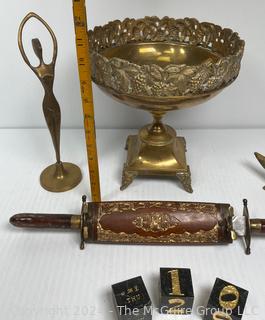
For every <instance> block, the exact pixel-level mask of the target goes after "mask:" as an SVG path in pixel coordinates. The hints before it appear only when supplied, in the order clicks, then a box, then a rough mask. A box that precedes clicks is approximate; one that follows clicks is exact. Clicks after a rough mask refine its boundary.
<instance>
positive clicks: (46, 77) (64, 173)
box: [18, 12, 82, 192]
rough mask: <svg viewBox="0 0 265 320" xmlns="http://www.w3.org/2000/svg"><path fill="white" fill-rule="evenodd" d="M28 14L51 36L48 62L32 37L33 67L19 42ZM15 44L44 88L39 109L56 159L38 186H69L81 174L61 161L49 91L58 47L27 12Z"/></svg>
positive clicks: (56, 119)
mask: <svg viewBox="0 0 265 320" xmlns="http://www.w3.org/2000/svg"><path fill="white" fill-rule="evenodd" d="M31 18H35V19H37V20H39V21H40V22H41V23H42V24H43V25H44V26H45V27H46V28H47V30H48V31H49V33H50V35H51V37H52V41H53V49H54V51H53V58H52V61H51V63H49V64H46V63H45V62H44V60H43V52H42V45H41V43H40V41H39V39H32V47H33V50H34V52H35V54H36V56H37V57H38V59H39V62H40V63H39V65H38V66H37V67H34V66H32V65H31V63H30V61H29V59H28V57H27V56H26V53H25V50H24V47H23V42H22V33H23V28H24V26H25V24H26V22H27V21H28V20H29V19H31ZM18 46H19V49H20V52H21V54H22V57H23V59H24V61H25V62H26V64H27V65H28V66H29V67H30V68H31V70H32V71H33V72H34V73H35V74H36V76H37V77H38V79H39V80H40V82H41V84H42V86H43V88H44V92H45V94H44V99H43V104H42V106H43V113H44V116H45V120H46V123H47V126H48V129H49V131H50V134H51V137H52V142H53V145H54V149H55V153H56V163H55V164H52V165H50V166H49V167H47V168H46V169H45V170H43V172H42V173H41V176H40V183H41V186H42V187H43V188H44V189H46V190H48V191H52V192H63V191H67V190H70V189H72V188H74V187H75V186H77V185H78V184H79V182H80V181H81V179H82V174H81V171H80V169H79V167H78V166H76V165H75V164H72V163H69V162H62V161H61V157H60V129H61V110H60V106H59V104H58V102H57V100H56V98H55V96H54V93H53V83H54V76H55V63H56V59H57V51H58V46H57V40H56V37H55V34H54V33H53V31H52V30H51V28H50V27H49V25H48V24H47V23H46V22H45V21H44V20H43V19H42V18H41V17H39V16H38V15H37V14H35V13H32V12H31V13H29V14H28V15H27V16H26V17H25V18H24V19H23V21H22V23H21V25H20V27H19V32H18Z"/></svg>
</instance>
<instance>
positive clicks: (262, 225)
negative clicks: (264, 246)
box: [250, 219, 265, 235]
mask: <svg viewBox="0 0 265 320" xmlns="http://www.w3.org/2000/svg"><path fill="white" fill-rule="evenodd" d="M250 227H251V233H252V234H264V235H265V219H251V220H250Z"/></svg>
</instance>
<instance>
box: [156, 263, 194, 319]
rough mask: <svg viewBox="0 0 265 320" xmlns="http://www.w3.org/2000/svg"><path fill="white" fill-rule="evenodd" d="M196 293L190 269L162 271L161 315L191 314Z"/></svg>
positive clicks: (167, 269) (164, 269) (165, 269)
mask: <svg viewBox="0 0 265 320" xmlns="http://www.w3.org/2000/svg"><path fill="white" fill-rule="evenodd" d="M193 301H194V292H193V285H192V278H191V271H190V269H178V268H161V269H160V313H164V314H191V312H192V306H193Z"/></svg>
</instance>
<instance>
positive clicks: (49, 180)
mask: <svg viewBox="0 0 265 320" xmlns="http://www.w3.org/2000/svg"><path fill="white" fill-rule="evenodd" d="M81 180H82V173H81V170H80V168H79V167H78V166H77V165H75V164H73V163H69V162H60V163H55V164H52V165H50V166H49V167H47V168H46V169H44V170H43V171H42V173H41V175H40V184H41V186H42V187H43V188H44V189H45V190H47V191H51V192H64V191H68V190H71V189H73V188H74V187H76V186H77V185H78V184H79V183H80V181H81Z"/></svg>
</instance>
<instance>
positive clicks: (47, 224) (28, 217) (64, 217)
mask: <svg viewBox="0 0 265 320" xmlns="http://www.w3.org/2000/svg"><path fill="white" fill-rule="evenodd" d="M74 217H76V216H73V215H71V214H27V213H25V214H23V213H20V214H16V215H14V216H13V217H11V218H10V220H9V222H10V223H11V224H12V225H13V226H16V227H19V228H52V229H73V227H72V222H73V219H74Z"/></svg>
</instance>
